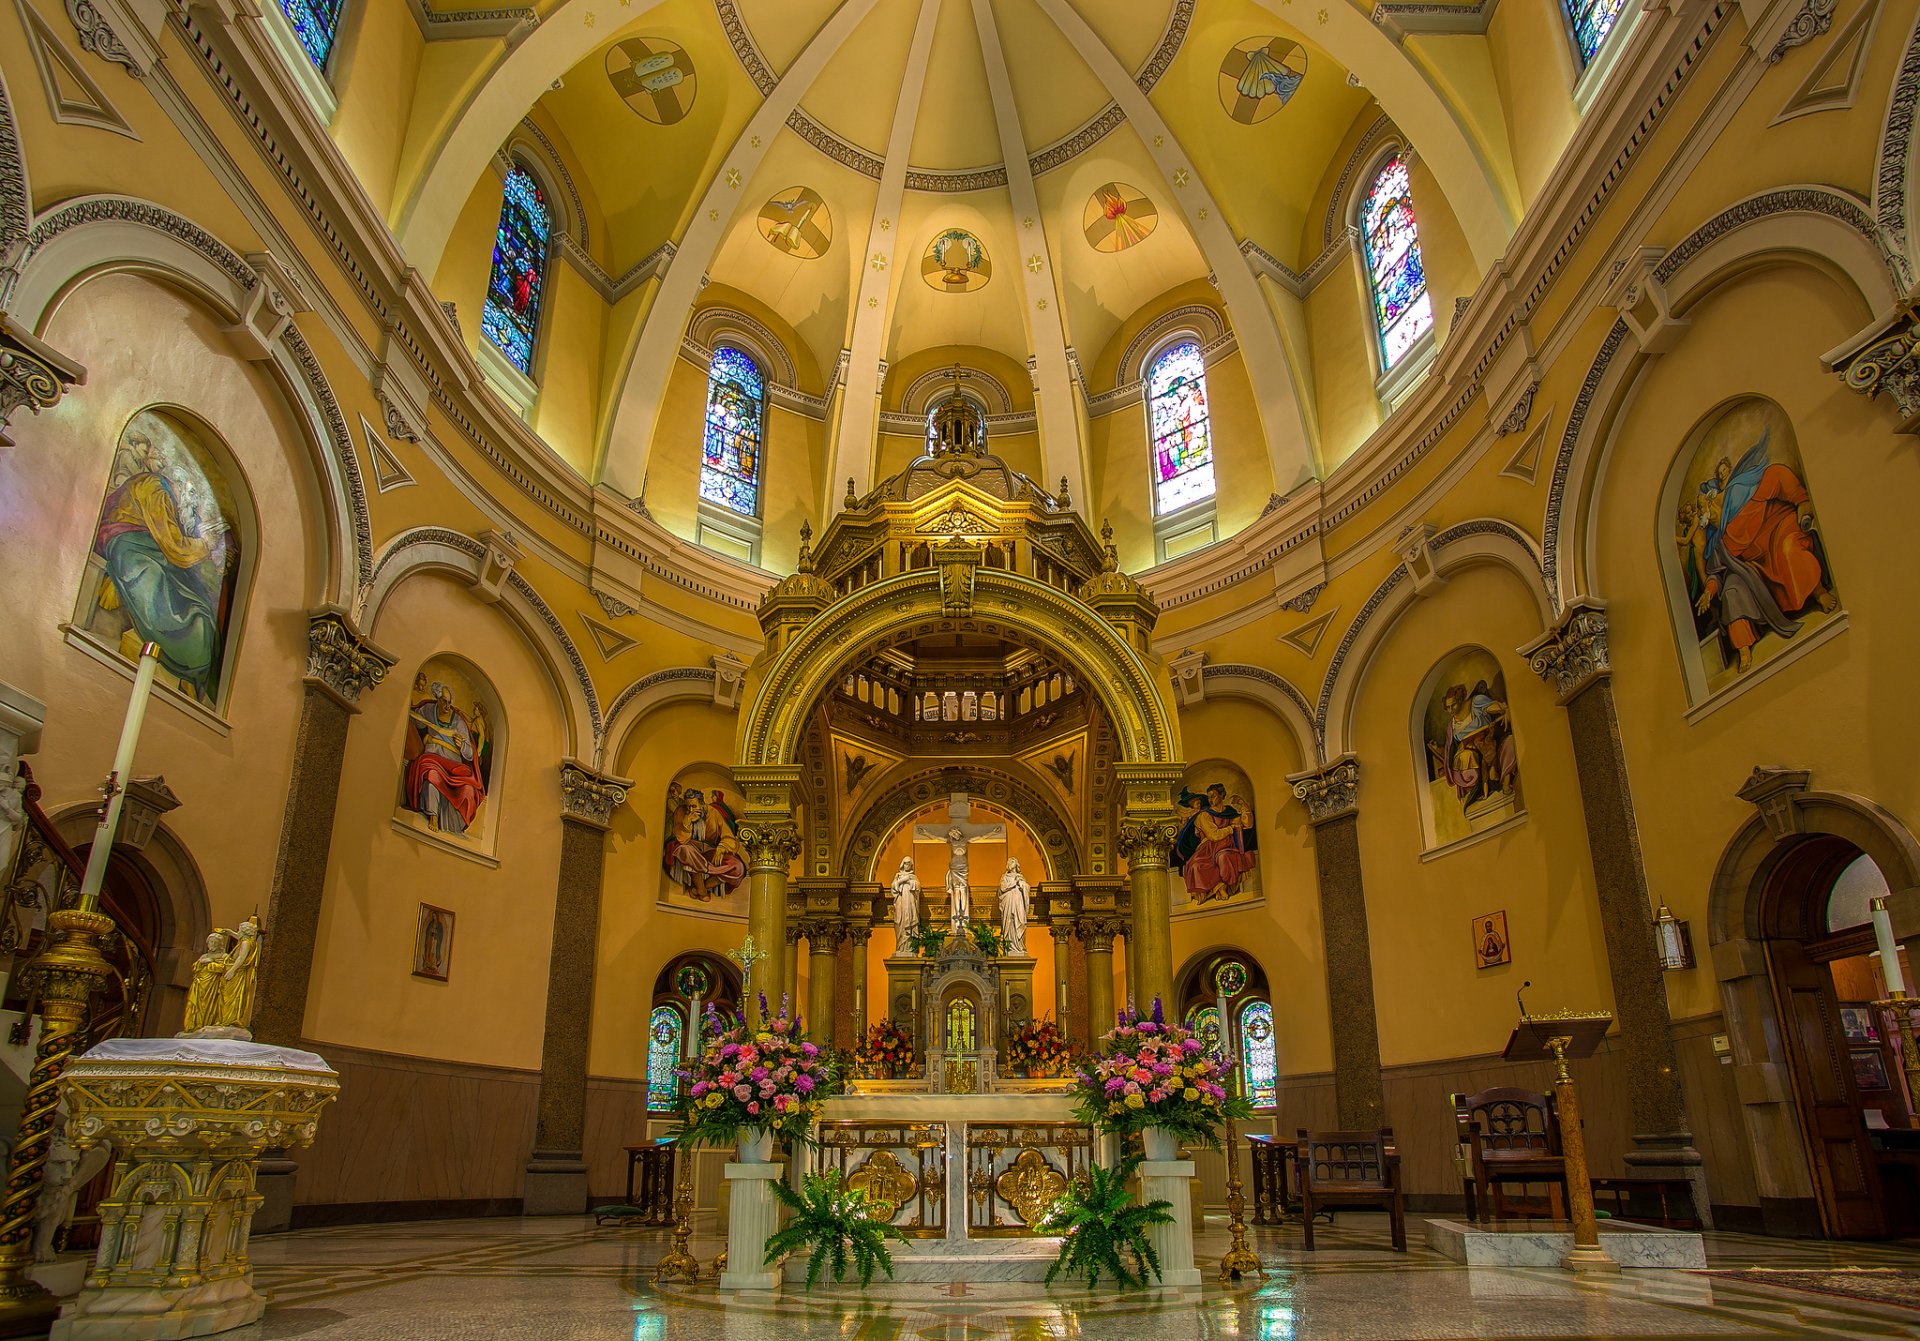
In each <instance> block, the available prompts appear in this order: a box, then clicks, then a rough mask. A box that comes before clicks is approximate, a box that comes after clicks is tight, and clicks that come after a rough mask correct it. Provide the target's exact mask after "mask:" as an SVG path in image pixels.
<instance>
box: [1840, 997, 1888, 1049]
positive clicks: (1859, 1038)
mask: <svg viewBox="0 0 1920 1341" xmlns="http://www.w3.org/2000/svg"><path fill="white" fill-rule="evenodd" d="M1840 1032H1842V1033H1843V1034H1845V1035H1846V1036H1847V1042H1849V1043H1878V1042H1879V1041H1880V1029H1879V1026H1877V1025H1876V1024H1875V1023H1874V1021H1873V1007H1872V1006H1870V1005H1868V1004H1867V1003H1866V1002H1864V1001H1851V1002H1842V1003H1841V1005H1840Z"/></svg>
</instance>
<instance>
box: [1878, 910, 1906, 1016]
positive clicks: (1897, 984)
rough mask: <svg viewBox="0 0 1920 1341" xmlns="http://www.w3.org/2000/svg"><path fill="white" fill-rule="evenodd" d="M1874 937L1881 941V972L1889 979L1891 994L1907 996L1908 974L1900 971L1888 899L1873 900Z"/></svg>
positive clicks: (1898, 951) (1888, 991)
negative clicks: (1888, 910)
mask: <svg viewBox="0 0 1920 1341" xmlns="http://www.w3.org/2000/svg"><path fill="white" fill-rule="evenodd" d="M1873 938H1874V940H1876V941H1878V942H1879V943H1880V974H1881V976H1882V977H1884V978H1885V979H1886V980H1887V993H1888V995H1890V996H1905V995H1906V993H1907V979H1906V975H1905V974H1903V973H1901V972H1900V947H1899V945H1898V944H1896V943H1895V941H1894V939H1893V918H1891V917H1889V916H1888V915H1887V901H1886V900H1885V899H1875V900H1874V901H1873Z"/></svg>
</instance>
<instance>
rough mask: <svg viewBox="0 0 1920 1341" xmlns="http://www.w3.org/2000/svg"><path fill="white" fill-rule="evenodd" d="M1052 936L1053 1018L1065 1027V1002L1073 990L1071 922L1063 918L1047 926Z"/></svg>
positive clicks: (1063, 1028)
mask: <svg viewBox="0 0 1920 1341" xmlns="http://www.w3.org/2000/svg"><path fill="white" fill-rule="evenodd" d="M1047 932H1048V934H1049V935H1051V936H1052V937H1053V1020H1054V1023H1055V1024H1057V1025H1059V1026H1060V1030H1061V1032H1062V1033H1065V1032H1066V1028H1067V1016H1068V1013H1069V1012H1068V1010H1067V1002H1068V1000H1069V999H1070V997H1071V994H1072V992H1073V923H1071V922H1068V921H1066V920H1064V919H1062V920H1060V921H1057V922H1055V923H1054V924H1053V925H1052V926H1050V927H1048V928H1047Z"/></svg>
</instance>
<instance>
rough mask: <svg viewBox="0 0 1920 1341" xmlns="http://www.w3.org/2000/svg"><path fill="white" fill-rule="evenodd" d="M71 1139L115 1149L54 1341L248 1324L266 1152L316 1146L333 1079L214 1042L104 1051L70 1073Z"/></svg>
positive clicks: (310, 1063) (304, 1059)
mask: <svg viewBox="0 0 1920 1341" xmlns="http://www.w3.org/2000/svg"><path fill="white" fill-rule="evenodd" d="M65 1082H66V1099H67V1107H68V1111H69V1113H70V1114H71V1120H70V1122H69V1124H68V1139H69V1140H70V1141H71V1142H72V1144H73V1145H74V1146H76V1147H77V1148H80V1149H86V1148H87V1147H90V1146H93V1145H96V1144H98V1143H100V1142H102V1141H110V1142H112V1143H113V1147H114V1152H115V1154H116V1155H117V1156H118V1161H117V1163H116V1165H115V1171H114V1183H113V1189H112V1191H111V1192H110V1193H109V1194H108V1196H107V1198H106V1199H105V1200H104V1201H102V1202H101V1203H100V1250H99V1253H98V1255H97V1256H96V1258H95V1259H94V1265H93V1269H92V1271H91V1272H90V1273H89V1274H88V1276H87V1280H86V1284H85V1286H84V1287H83V1288H82V1290H81V1292H80V1294H79V1296H78V1297H77V1298H75V1299H74V1300H72V1301H71V1302H70V1303H68V1304H67V1306H66V1307H65V1308H64V1309H63V1310H62V1311H61V1314H60V1318H59V1320H58V1321H57V1322H55V1323H54V1326H53V1333H52V1336H53V1341H93V1338H114V1339H115V1341H166V1339H168V1338H176V1337H187V1336H204V1335H207V1334H209V1333H212V1332H219V1331H225V1330H227V1329H228V1328H231V1327H241V1326H244V1325H246V1324H247V1323H250V1322H253V1321H255V1320H257V1319H258V1318H259V1317H260V1315H261V1313H262V1312H264V1311H265V1308H266V1300H265V1299H264V1298H263V1297H262V1296H261V1295H260V1294H259V1293H258V1292H257V1291H256V1290H255V1289H254V1288H253V1266H252V1263H251V1261H250V1260H249V1259H248V1256H247V1240H248V1236H249V1234H250V1233H251V1230H252V1221H253V1213H254V1211H255V1210H256V1209H257V1208H258V1207H259V1205H260V1201H261V1198H260V1196H259V1194H258V1193H256V1192H255V1191H254V1174H255V1171H256V1168H257V1166H258V1164H259V1160H260V1155H261V1152H262V1151H264V1150H266V1149H267V1148H268V1147H269V1146H272V1147H275V1148H280V1149H295V1148H300V1147H305V1146H308V1145H311V1144H312V1143H313V1138H314V1134H315V1131H316V1130H317V1129H318V1127H319V1120H320V1110H321V1109H323V1108H324V1107H326V1105H327V1104H329V1103H330V1102H332V1101H333V1099H334V1098H335V1097H336V1096H337V1095H338V1094H339V1091H340V1077H339V1076H338V1075H337V1074H335V1072H334V1071H333V1069H332V1068H331V1067H329V1066H328V1065H327V1064H326V1062H324V1061H323V1060H321V1059H320V1058H319V1057H317V1056H315V1055H314V1054H313V1053H310V1052H300V1051H297V1050H295V1049H292V1048H274V1047H267V1046H265V1045H263V1044H257V1043H246V1042H238V1041H228V1040H215V1039H184V1038H182V1039H158V1038H156V1039H113V1040H110V1041H108V1042H106V1043H103V1044H101V1045H100V1046H99V1047H97V1048H94V1049H93V1050H92V1051H91V1052H89V1053H87V1054H86V1055H84V1056H82V1057H79V1058H77V1059H75V1060H74V1061H73V1062H72V1063H71V1064H70V1065H69V1066H68V1068H67V1072H66V1077H65Z"/></svg>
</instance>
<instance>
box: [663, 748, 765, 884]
mask: <svg viewBox="0 0 1920 1341" xmlns="http://www.w3.org/2000/svg"><path fill="white" fill-rule="evenodd" d="M739 801H740V789H739V788H738V787H737V786H735V785H734V781H733V777H732V775H731V774H729V773H728V772H727V771H726V770H725V769H722V768H718V767H715V766H713V765H711V764H696V765H694V766H693V767H692V768H689V769H686V770H684V771H682V772H681V774H680V775H679V776H678V777H676V778H675V779H674V780H673V781H672V782H670V783H668V784H667V803H666V824H665V827H664V828H663V829H662V830H661V834H662V839H661V844H660V871H661V876H660V902H662V903H664V904H667V905H669V906H670V907H677V908H698V909H700V910H701V911H703V912H710V913H721V914H724V915H731V916H735V917H745V916H746V912H747V907H746V880H747V850H746V848H745V847H743V846H742V845H741V843H740V809H739Z"/></svg>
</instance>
